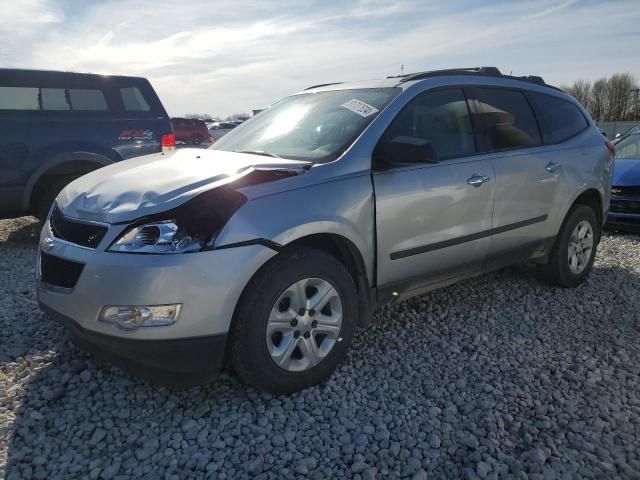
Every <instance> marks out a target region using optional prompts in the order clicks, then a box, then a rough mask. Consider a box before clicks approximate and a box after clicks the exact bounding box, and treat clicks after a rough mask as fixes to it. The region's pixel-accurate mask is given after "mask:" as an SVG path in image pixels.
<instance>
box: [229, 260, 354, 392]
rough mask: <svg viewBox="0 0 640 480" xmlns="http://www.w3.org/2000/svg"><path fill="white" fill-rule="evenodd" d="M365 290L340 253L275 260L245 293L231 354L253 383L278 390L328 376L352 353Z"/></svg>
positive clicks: (239, 370)
mask: <svg viewBox="0 0 640 480" xmlns="http://www.w3.org/2000/svg"><path fill="white" fill-rule="evenodd" d="M356 298H357V291H356V287H355V285H354V283H353V279H352V278H351V275H350V274H349V272H348V271H347V269H346V268H345V267H344V265H342V263H340V262H339V261H338V260H337V259H336V258H334V257H333V256H331V255H329V254H327V253H324V252H322V251H319V250H315V249H309V248H304V249H296V250H292V251H291V252H288V253H283V254H280V255H278V256H277V257H275V258H274V259H273V260H272V261H270V262H269V263H268V264H267V265H266V266H265V267H264V268H263V269H262V270H261V271H260V272H259V273H258V274H257V275H256V277H255V278H254V279H252V280H251V282H250V283H249V284H248V285H247V287H246V289H245V293H244V294H243V296H242V298H241V300H240V303H239V305H238V310H237V312H236V315H235V318H234V323H233V325H232V328H231V332H230V360H231V364H232V366H233V368H234V369H235V370H236V372H237V373H238V374H239V375H240V377H241V378H242V379H243V380H244V381H245V382H247V383H250V384H252V385H255V386H256V387H258V388H260V389H262V390H266V391H268V392H271V393H275V394H286V393H292V392H295V391H298V390H301V389H304V388H306V387H309V386H312V385H316V384H318V383H320V382H322V381H323V380H325V379H326V378H327V377H328V376H329V375H330V374H331V372H332V371H333V370H334V369H335V368H336V366H337V365H338V363H340V361H341V360H342V359H343V358H344V356H345V355H346V352H347V349H348V347H349V344H350V343H351V338H352V336H353V331H354V328H355V322H356V319H357V309H358V307H357V301H356Z"/></svg>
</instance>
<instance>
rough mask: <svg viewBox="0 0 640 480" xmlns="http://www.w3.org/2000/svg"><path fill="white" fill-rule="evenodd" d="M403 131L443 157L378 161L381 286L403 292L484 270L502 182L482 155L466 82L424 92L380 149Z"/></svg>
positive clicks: (394, 124)
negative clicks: (384, 165)
mask: <svg viewBox="0 0 640 480" xmlns="http://www.w3.org/2000/svg"><path fill="white" fill-rule="evenodd" d="M396 137H416V138H419V139H422V140H428V141H429V142H430V143H431V146H432V147H433V149H434V151H435V153H436V155H437V157H438V159H439V162H438V163H435V164H418V165H416V164H411V165H409V164H394V165H391V166H390V167H387V168H384V169H383V168H382V167H377V166H376V165H377V164H374V173H373V184H374V189H375V198H376V229H377V265H378V285H379V286H380V291H381V293H382V294H383V295H385V294H394V295H395V294H397V293H399V294H400V296H402V294H403V293H406V294H407V295H410V294H415V293H419V291H420V290H422V289H424V288H428V287H429V286H431V285H435V284H438V283H440V282H446V281H449V280H453V279H456V278H459V277H460V276H464V275H467V274H473V273H477V272H479V271H480V269H481V266H482V264H483V262H484V260H485V257H486V255H487V252H488V250H489V245H490V235H491V228H492V211H493V197H494V190H495V182H494V180H493V170H492V166H491V161H490V160H488V158H487V157H486V156H483V155H477V154H476V148H475V142H474V135H473V131H472V128H471V121H470V115H469V110H468V105H467V102H466V100H465V97H464V95H463V91H462V89H461V88H446V89H438V90H429V91H426V92H424V93H421V94H419V95H418V96H416V97H415V98H414V99H412V100H411V101H410V102H409V103H408V104H407V106H406V107H405V108H404V109H403V110H402V111H401V112H400V113H399V114H398V115H397V117H396V118H395V119H394V120H393V122H392V123H391V124H390V126H389V128H388V129H387V130H386V132H385V133H384V135H383V136H382V138H381V139H380V144H379V145H378V147H379V148H377V149H376V151H377V152H378V151H383V150H384V148H380V147H381V145H383V144H384V142H388V141H390V140H392V139H393V138H396ZM376 155H379V154H376ZM374 157H375V155H374ZM381 160H383V161H384V159H381ZM394 292H395V293H394Z"/></svg>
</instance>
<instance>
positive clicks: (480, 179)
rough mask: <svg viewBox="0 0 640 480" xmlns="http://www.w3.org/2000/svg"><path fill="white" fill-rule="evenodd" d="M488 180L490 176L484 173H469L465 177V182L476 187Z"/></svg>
mask: <svg viewBox="0 0 640 480" xmlns="http://www.w3.org/2000/svg"><path fill="white" fill-rule="evenodd" d="M489 180H490V178H489V177H487V176H485V175H471V176H470V177H469V178H467V183H468V184H469V185H471V186H473V187H476V188H477V187H480V186H481V185H482V184H484V183H487V182H488V181H489Z"/></svg>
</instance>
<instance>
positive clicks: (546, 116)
mask: <svg viewBox="0 0 640 480" xmlns="http://www.w3.org/2000/svg"><path fill="white" fill-rule="evenodd" d="M529 95H531V99H532V101H533V104H534V106H535V108H536V111H537V112H538V118H539V119H540V122H541V123H542V125H543V130H544V133H545V142H548V143H557V142H562V141H563V140H567V139H568V138H571V137H573V136H574V135H576V134H577V133H579V132H581V131H582V130H584V129H585V128H586V127H587V125H588V124H587V120H586V119H585V118H584V115H582V112H581V111H580V109H579V108H578V107H576V106H575V105H574V104H573V103H571V102H568V101H566V100H562V99H560V98H556V97H552V96H551V95H545V94H543V93H533V92H530V93H529ZM547 137H548V138H547Z"/></svg>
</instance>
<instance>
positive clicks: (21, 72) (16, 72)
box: [0, 68, 146, 80]
mask: <svg viewBox="0 0 640 480" xmlns="http://www.w3.org/2000/svg"><path fill="white" fill-rule="evenodd" d="M70 75H72V76H74V77H77V78H80V77H82V78H85V79H95V78H100V79H102V80H108V79H127V80H146V79H145V78H144V77H132V76H127V75H103V74H99V73H80V72H66V71H61V70H35V69H28V68H0V76H11V77H21V76H29V77H33V76H46V77H48V78H55V77H68V76H70Z"/></svg>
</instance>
